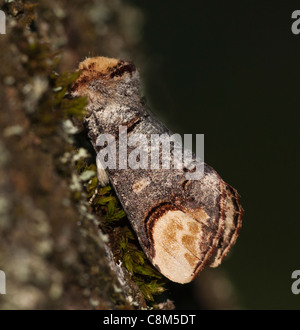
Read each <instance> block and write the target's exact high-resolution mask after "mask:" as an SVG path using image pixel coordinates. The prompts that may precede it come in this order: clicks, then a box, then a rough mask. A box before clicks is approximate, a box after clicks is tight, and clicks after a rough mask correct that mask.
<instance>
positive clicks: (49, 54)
mask: <svg viewBox="0 0 300 330" xmlns="http://www.w3.org/2000/svg"><path fill="white" fill-rule="evenodd" d="M0 8H1V9H2V10H3V11H4V12H5V13H6V19H7V34H6V35H0V47H1V52H0V60H1V68H0V85H1V86H0V99H1V111H0V237H1V239H0V269H1V270H3V271H4V272H5V273H6V280H7V283H6V286H7V288H6V292H7V294H6V295H1V296H0V309H7V308H9V309H10V308H13V309H39V308H40V309H49V308H64V309H70V308H81V309H82V308H88V309H89V308H95V309H118V308H145V307H146V303H145V300H144V298H143V296H142V294H141V292H140V290H139V289H138V287H137V285H136V284H135V283H134V282H132V281H131V280H130V276H129V274H128V272H127V271H126V270H125V269H124V268H122V267H118V266H116V265H115V263H114V260H113V257H112V254H111V252H110V250H109V249H108V248H107V245H106V243H105V242H106V240H107V239H106V238H105V236H103V235H101V232H100V231H99V221H98V219H97V217H96V216H95V215H93V214H92V213H91V209H90V206H89V204H88V203H87V198H86V197H87V196H86V194H85V191H84V189H83V186H82V185H81V183H83V182H80V180H79V179H78V175H77V172H76V170H75V165H74V164H75V162H73V161H72V159H67V161H66V159H65V161H64V162H63V161H62V160H63V159H64V155H66V153H69V154H71V155H74V154H76V151H74V148H73V146H72V139H71V138H70V135H69V133H70V132H69V131H68V129H67V126H66V123H67V121H66V120H65V118H64V116H62V114H61V113H60V112H59V111H60V110H61V109H62V107H61V104H62V103H59V105H57V102H56V101H55V99H54V100H53V98H55V97H57V96H55V95H53V93H54V92H53V88H55V86H53V81H54V80H53V76H55V75H53V70H55V71H57V72H59V73H61V72H64V71H70V70H73V69H74V68H75V67H76V66H77V63H78V62H79V60H82V59H84V57H85V56H86V55H87V54H90V53H93V52H95V53H97V54H107V55H111V54H114V55H115V54H118V56H121V57H128V56H129V55H132V54H133V52H134V50H135V48H136V45H137V44H138V42H139V34H138V33H139V30H140V24H141V21H142V14H141V13H140V12H139V11H138V10H136V9H135V8H133V7H131V6H129V5H126V4H125V3H122V2H119V1H76V0H75V1H72V2H68V1H53V0H51V1H41V2H40V3H35V2H31V1H22V0H16V1H7V2H6V1H1V2H0ZM124 17H130V19H128V20H125V19H124ZM136 56H137V57H139V56H138V54H137V53H136ZM62 102H63V101H62ZM60 108H61V109H60ZM65 158H66V157H65ZM76 184H77V185H76ZM74 196H75V197H76V198H74ZM103 237H104V238H103Z"/></svg>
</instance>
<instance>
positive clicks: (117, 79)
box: [70, 57, 243, 283]
mask: <svg viewBox="0 0 300 330" xmlns="http://www.w3.org/2000/svg"><path fill="white" fill-rule="evenodd" d="M78 69H79V70H80V76H79V77H78V79H77V80H76V81H75V83H74V84H73V85H72V87H71V89H70V95H71V97H77V96H87V97H88V100H89V102H88V105H87V108H86V110H87V113H86V116H85V118H84V125H85V127H86V129H87V132H88V137H89V139H90V141H91V143H92V145H93V147H94V149H95V151H96V152H97V153H98V154H99V153H100V152H101V150H103V149H104V147H105V145H104V144H101V145H99V137H101V136H103V135H104V136H110V137H113V138H114V139H115V141H117V142H118V141H119V140H120V134H119V132H120V127H122V128H125V130H123V134H125V138H127V139H129V140H130V138H131V137H132V136H134V135H137V134H144V135H146V136H150V135H155V134H156V135H157V134H159V135H162V134H165V135H164V136H170V135H171V134H172V133H171V132H170V130H169V129H168V128H167V127H166V126H165V125H164V124H162V123H161V122H160V121H159V120H158V119H156V118H155V117H154V116H153V115H152V113H151V112H150V110H149V109H148V107H147V105H146V102H145V99H144V98H143V97H142V95H141V84H140V78H139V73H138V71H137V69H136V67H135V66H134V64H133V63H131V62H127V61H123V60H119V59H112V58H106V57H94V58H87V59H86V60H84V61H83V62H81V63H80V64H79V67H78ZM123 137H124V136H123ZM108 143H109V141H108ZM175 144H176V143H175ZM126 148H127V150H126V151H127V156H125V158H124V156H122V155H121V151H120V150H115V148H113V149H114V150H115V151H116V156H115V159H114V164H116V167H115V168H109V167H107V168H105V169H104V167H105V166H104V165H103V159H104V158H103V159H102V161H99V160H98V157H97V160H98V162H97V166H98V178H99V181H100V183H102V184H103V185H105V184H107V183H108V182H110V183H111V185H112V187H113V188H114V190H115V192H116V194H117V196H118V198H119V200H120V202H121V204H122V206H123V208H124V210H125V212H126V214H127V216H128V219H129V221H130V223H131V225H132V227H133V229H134V230H135V232H136V235H137V237H138V240H139V243H140V245H141V247H142V248H143V250H144V252H145V254H146V255H147V257H148V258H149V260H150V261H151V262H152V264H153V265H154V266H155V267H156V268H157V269H158V270H159V271H160V272H161V273H162V274H163V275H164V276H166V277H167V278H168V279H170V280H171V281H174V282H177V283H188V282H190V281H192V280H193V279H194V278H195V277H196V276H197V274H198V273H199V272H200V271H201V270H202V269H203V268H204V267H205V266H207V265H209V266H210V267H216V266H218V265H219V264H220V263H221V262H222V260H223V259H224V257H225V256H226V255H227V253H228V252H229V250H230V248H231V247H232V246H233V245H234V243H235V241H236V239H237V236H238V234H239V231H240V228H241V224H242V216H243V209H242V207H241V205H240V202H239V196H238V193H237V191H236V190H235V189H234V188H232V187H231V186H230V185H228V184H227V183H225V182H224V181H223V180H222V179H221V177H220V176H219V175H218V174H217V173H216V171H215V170H214V169H213V168H212V167H210V166H209V165H207V164H206V163H204V162H203V163H201V164H200V165H202V170H203V173H202V176H201V178H200V179H198V180H192V179H187V177H188V176H187V174H189V173H190V174H192V173H193V171H194V170H195V164H196V165H197V161H198V160H197V159H194V165H193V166H190V167H189V166H184V165H183V166H182V167H181V168H180V167H176V168H175V166H173V167H170V168H169V169H164V168H160V169H151V168H139V167H137V168H134V169H132V168H129V167H126V166H123V165H124V162H125V163H126V161H127V160H128V159H126V157H128V158H129V156H128V155H130V152H132V150H133V149H134V148H133V146H132V145H130V144H128V145H127V146H126ZM174 148H175V147H174V145H173V149H172V148H171V153H172V152H173V154H174V150H175V149H174ZM123 149H124V148H123ZM123 151H124V150H123ZM139 151H140V152H141V151H144V152H145V153H149V145H147V144H143V145H140V149H139ZM125 154H126V153H125ZM160 155H161V151H160ZM159 162H160V164H161V165H162V160H161V159H160V160H159ZM121 163H122V166H121V165H120V164H121ZM171 165H174V160H172V161H171Z"/></svg>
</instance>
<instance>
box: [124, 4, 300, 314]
mask: <svg viewBox="0 0 300 330" xmlns="http://www.w3.org/2000/svg"><path fill="white" fill-rule="evenodd" d="M130 3H133V4H135V5H136V6H137V7H139V8H141V9H142V10H143V12H144V15H145V22H144V29H143V42H144V47H145V59H146V64H147V66H148V69H147V73H146V74H144V76H143V79H144V82H145V94H146V95H147V98H148V101H149V103H150V106H151V108H152V111H153V112H155V113H157V114H158V115H159V117H160V118H162V119H163V120H164V121H165V122H166V123H167V125H168V126H169V128H171V129H172V130H173V131H174V132H178V133H182V134H184V133H193V134H196V133H204V134H205V161H206V162H207V163H208V164H210V165H211V166H213V167H214V168H215V170H217V172H218V173H219V174H220V175H221V176H222V178H223V179H224V180H225V181H227V182H228V183H229V184H231V185H232V186H234V187H235V188H236V189H237V190H238V192H239V194H240V195H241V202H242V205H243V207H244V209H245V216H244V223H243V228H242V230H241V233H240V237H239V238H238V241H237V244H236V246H235V247H234V248H233V250H232V252H231V253H230V256H228V258H227V259H225V261H224V263H223V264H222V265H221V266H220V270H219V271H221V272H225V273H226V276H227V277H228V278H229V280H230V282H231V285H233V287H234V291H235V294H236V296H237V301H238V306H239V307H241V308H246V309H248V308H251V309H285V308H286V309H287V308H292V309H297V308H299V307H300V296H297V295H293V294H292V292H291V284H292V281H293V280H292V279H291V273H292V271H293V270H295V269H299V268H300V251H299V232H300V221H299V215H298V212H299V211H298V205H299V194H298V187H299V137H300V134H299V99H300V90H299V86H300V81H299V77H300V61H299V58H300V57H299V55H300V35H294V34H293V33H292V31H291V25H292V22H293V21H294V20H292V19H291V15H292V12H293V11H294V10H296V9H300V8H299V7H300V5H299V3H298V5H297V3H296V2H295V3H294V4H293V2H292V1H288V3H287V2H283V1H281V2H280V3H279V2H276V3H275V2H273V1H240V2H237V1H235V2H232V1H226V2H225V1H212V0H210V1H208V0H207V1H185V2H182V1H171V0H165V1H158V0H152V1H143V2H140V1H130ZM212 274H213V273H212ZM204 276H206V275H205V272H204V273H203V275H202V274H201V275H200V277H199V279H198V280H197V281H201V278H202V277H204ZM196 288H197V283H192V284H190V285H186V286H181V285H174V286H171V287H170V291H171V295H173V297H175V299H176V306H177V307H178V308H195V306H197V308H199V306H198V305H196V304H195V299H197V298H196ZM204 307H206V306H204Z"/></svg>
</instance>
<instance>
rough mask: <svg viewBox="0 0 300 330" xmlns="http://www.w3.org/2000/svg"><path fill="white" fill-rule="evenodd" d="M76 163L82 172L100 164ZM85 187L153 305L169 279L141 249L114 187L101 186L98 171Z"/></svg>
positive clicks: (118, 255)
mask: <svg viewBox="0 0 300 330" xmlns="http://www.w3.org/2000/svg"><path fill="white" fill-rule="evenodd" d="M76 167H77V171H78V173H79V174H81V175H82V174H83V173H84V172H87V171H96V165H95V164H93V163H92V164H90V165H88V164H87V162H86V160H84V159H81V160H80V161H78V162H77V165H76ZM85 189H86V192H87V197H88V199H89V200H91V204H92V208H93V210H94V212H95V213H97V214H101V215H102V217H101V220H102V221H101V228H102V230H103V231H104V232H106V233H108V234H109V235H110V237H111V240H112V241H113V242H112V245H113V250H114V253H115V258H116V261H117V262H118V261H121V262H122V265H123V266H124V267H125V268H126V269H127V270H128V272H129V273H130V275H131V279H132V280H133V281H134V282H135V283H136V284H137V285H138V287H139V289H140V290H141V292H142V294H143V296H144V298H145V299H146V300H147V301H148V302H149V303H151V304H152V305H153V304H154V303H155V300H154V297H153V296H154V295H159V294H161V293H162V292H164V291H165V290H166V289H165V287H164V285H165V279H164V277H163V275H161V274H160V273H159V272H158V271H157V270H156V268H154V267H153V266H152V264H151V263H150V262H149V261H148V258H147V257H146V255H145V253H144V252H143V250H142V249H141V247H140V245H139V243H138V240H137V238H136V237H135V235H134V233H133V230H132V229H131V228H130V227H129V223H128V219H127V218H126V213H125V211H124V210H123V209H122V206H121V205H120V203H119V201H118V199H117V197H116V195H115V193H114V191H113V189H112V188H111V186H106V187H102V188H98V180H97V176H96V175H95V176H93V177H92V178H91V179H90V180H89V182H88V183H87V184H86V185H85Z"/></svg>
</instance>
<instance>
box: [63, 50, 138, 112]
mask: <svg viewBox="0 0 300 330" xmlns="http://www.w3.org/2000/svg"><path fill="white" fill-rule="evenodd" d="M78 70H79V71H80V76H79V77H78V79H77V80H76V81H75V82H74V84H73V85H72V87H71V89H70V91H71V95H72V96H83V95H86V96H88V98H89V100H90V103H94V102H96V104H98V105H99V106H100V107H101V105H106V104H107V103H108V102H111V100H114V102H116V103H124V102H126V98H128V97H131V102H132V97H133V98H134V97H136V96H139V95H140V87H139V86H140V83H139V74H138V71H137V70H136V67H135V65H134V64H133V63H132V62H129V61H123V60H119V59H115V58H108V57H92V58H87V59H86V60H84V61H83V62H81V63H80V64H79V66H78Z"/></svg>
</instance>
